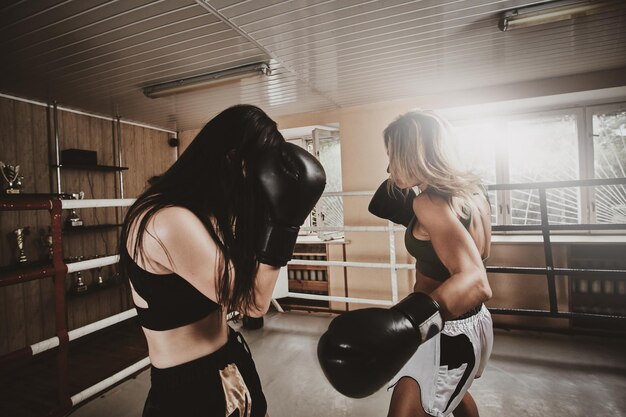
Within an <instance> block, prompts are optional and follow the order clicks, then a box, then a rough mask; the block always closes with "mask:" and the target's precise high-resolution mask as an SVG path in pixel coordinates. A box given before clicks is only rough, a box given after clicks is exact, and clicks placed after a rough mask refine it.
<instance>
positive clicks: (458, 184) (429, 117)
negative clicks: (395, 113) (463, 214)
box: [384, 110, 481, 205]
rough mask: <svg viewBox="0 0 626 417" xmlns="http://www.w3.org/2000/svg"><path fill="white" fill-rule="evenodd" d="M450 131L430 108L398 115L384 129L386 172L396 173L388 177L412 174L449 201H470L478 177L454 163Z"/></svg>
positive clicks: (478, 180)
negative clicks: (386, 158)
mask: <svg viewBox="0 0 626 417" xmlns="http://www.w3.org/2000/svg"><path fill="white" fill-rule="evenodd" d="M450 134H451V133H450V126H449V124H448V122H447V121H445V120H444V119H443V118H441V117H440V116H438V115H436V114H434V113H432V112H425V111H417V110H415V111H410V112H408V113H405V114H403V115H401V116H399V117H398V118H397V119H396V120H394V121H393V122H392V123H390V124H389V126H387V128H386V129H385V131H384V140H385V147H386V148H387V152H388V154H389V172H390V173H395V174H396V178H392V179H397V180H401V181H405V180H408V179H411V178H416V179H418V180H419V182H420V183H425V184H427V185H428V189H429V192H434V193H436V194H439V195H441V196H442V197H444V198H446V199H447V200H448V203H449V204H450V205H452V199H453V198H455V197H458V198H460V199H462V200H464V201H466V202H468V203H470V204H471V201H472V197H471V196H472V194H473V192H474V191H475V190H476V188H477V186H478V184H480V182H481V179H480V177H479V176H478V175H475V174H474V173H472V172H469V171H463V170H461V169H458V168H457V167H456V166H455V163H454V158H453V156H452V155H451V152H450V148H449V146H450V144H449V143H448V141H449V136H450Z"/></svg>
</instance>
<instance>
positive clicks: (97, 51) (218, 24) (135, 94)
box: [0, 0, 626, 130]
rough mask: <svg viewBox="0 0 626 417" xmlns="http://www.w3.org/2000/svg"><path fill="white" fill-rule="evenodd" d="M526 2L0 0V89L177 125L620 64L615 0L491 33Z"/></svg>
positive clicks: (624, 64)
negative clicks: (204, 86) (188, 86)
mask: <svg viewBox="0 0 626 417" xmlns="http://www.w3.org/2000/svg"><path fill="white" fill-rule="evenodd" d="M529 3H532V1H528V0H501V1H498V0H445V1H442V0H421V1H407V0H377V1H364V0H318V1H315V0H292V1H277V0H248V1H235V0H197V1H193V0H167V1H166V0H163V1H150V0H125V1H103V0H81V1H61V0H38V1H36V0H25V1H21V2H13V3H10V4H9V3H6V2H5V3H3V6H0V53H2V56H3V61H4V62H8V63H10V64H9V65H3V66H2V67H1V68H0V71H1V74H0V92H3V93H5V94H12V95H16V96H21V97H26V98H32V99H37V100H41V101H46V102H51V101H52V100H56V101H58V102H59V103H60V104H62V105H64V106H67V107H76V108H79V109H82V110H86V111H91V112H96V113H102V114H107V115H112V114H113V115H116V114H119V115H121V116H122V117H123V118H125V119H130V120H136V121H140V122H144V123H150V124H155V125H158V126H162V127H165V128H169V129H180V130H184V129H191V128H197V127H199V126H201V125H202V124H204V123H205V122H206V121H207V120H208V119H209V118H210V117H212V116H213V115H215V114H216V113H217V112H219V111H220V110H222V109H224V108H225V107H226V106H228V105H231V104H237V103H244V102H245V103H252V104H257V105H259V106H261V107H262V108H264V109H265V110H266V111H267V112H268V113H270V114H271V115H273V116H279V115H285V114H292V113H300V112H315V111H321V110H327V109H333V108H338V107H345V106H352V105H360V104H367V103H372V102H375V101H383V100H393V99H399V98H405V97H409V96H418V95H426V94H429V95H430V94H444V93H446V92H450V91H454V90H459V89H472V88H480V87H487V86H490V85H501V84H511V83H518V82H523V81H529V80H537V79H545V78H551V77H558V76H565V75H571V74H581V73H586V72H592V71H599V70H606V69H615V68H626V2H624V1H620V0H615V1H613V2H612V5H613V6H612V7H613V8H612V10H609V11H606V12H602V13H599V14H595V15H592V16H588V17H584V18H577V19H574V20H567V21H562V22H557V23H552V24H547V25H542V26H537V27H534V28H527V29H525V30H518V31H511V32H504V33H503V32H501V31H499V30H498V29H497V27H496V25H497V20H498V15H499V13H501V12H502V11H503V10H507V9H511V8H513V7H515V6H521V5H525V4H529ZM259 61H265V62H270V65H271V67H272V70H273V72H272V75H271V76H269V77H255V78H252V79H246V80H241V81H239V82H233V83H230V84H228V85H222V86H218V87H214V88H211V89H209V90H204V91H201V92H194V93H185V94H179V95H176V96H171V97H164V98H159V99H149V98H147V97H145V96H144V95H143V93H142V87H144V86H146V85H149V84H152V83H157V82H164V81H172V80H178V79H181V78H185V77H189V76H194V75H199V74H203V73H207V72H212V71H217V70H222V69H228V68H232V67H235V66H239V65H244V64H249V63H254V62H259Z"/></svg>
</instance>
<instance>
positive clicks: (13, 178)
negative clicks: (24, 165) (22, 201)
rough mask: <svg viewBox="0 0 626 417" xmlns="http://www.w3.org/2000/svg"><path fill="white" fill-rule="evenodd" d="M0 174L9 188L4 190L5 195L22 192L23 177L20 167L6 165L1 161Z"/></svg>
mask: <svg viewBox="0 0 626 417" xmlns="http://www.w3.org/2000/svg"><path fill="white" fill-rule="evenodd" d="M0 173H2V177H3V178H4V180H5V181H6V182H7V184H8V187H7V188H6V189H5V190H4V193H5V194H19V193H21V192H22V180H23V179H24V177H23V176H21V175H20V166H19V165H16V166H13V165H6V164H5V163H4V162H2V161H0Z"/></svg>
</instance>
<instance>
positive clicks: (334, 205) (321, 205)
mask: <svg viewBox="0 0 626 417" xmlns="http://www.w3.org/2000/svg"><path fill="white" fill-rule="evenodd" d="M281 132H282V134H283V136H284V137H285V139H286V140H288V141H289V142H291V143H294V144H296V145H298V146H300V147H302V148H304V149H306V150H307V151H309V152H310V153H311V154H313V155H316V156H317V158H318V159H319V161H320V163H321V164H322V166H323V167H324V171H325V172H326V188H325V189H324V193H329V192H341V191H342V190H343V187H342V182H341V145H340V142H339V129H338V126H336V125H324V126H305V127H301V128H294V129H284V130H281ZM343 225H344V223H343V197H341V196H331V197H322V198H320V200H319V201H318V203H317V205H316V206H315V208H314V209H313V211H312V212H311V215H310V216H309V217H308V219H307V220H306V222H305V224H304V226H309V227H317V226H320V227H329V226H334V227H343ZM311 233H312V234H317V235H318V236H319V237H320V238H322V239H329V238H332V237H336V236H343V232H326V231H321V232H311Z"/></svg>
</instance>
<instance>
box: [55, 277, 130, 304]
mask: <svg viewBox="0 0 626 417" xmlns="http://www.w3.org/2000/svg"><path fill="white" fill-rule="evenodd" d="M120 285H122V282H119V281H115V280H113V279H111V282H105V283H104V284H102V285H98V284H90V285H88V286H87V289H86V290H85V291H83V292H76V291H73V290H69V291H68V292H67V298H68V299H71V298H78V297H84V296H86V295H89V294H93V293H96V292H100V291H104V290H106V289H109V288H115V287H118V286H120Z"/></svg>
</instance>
